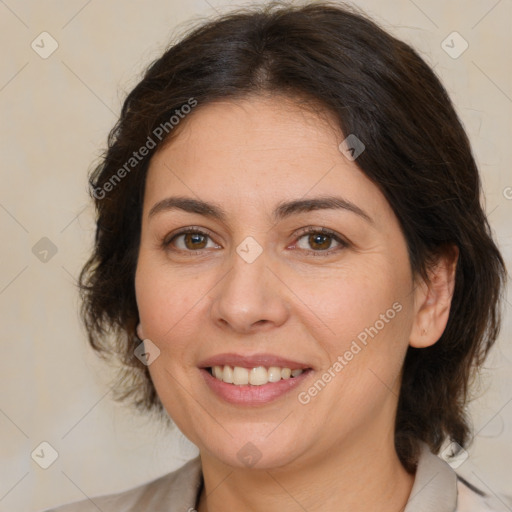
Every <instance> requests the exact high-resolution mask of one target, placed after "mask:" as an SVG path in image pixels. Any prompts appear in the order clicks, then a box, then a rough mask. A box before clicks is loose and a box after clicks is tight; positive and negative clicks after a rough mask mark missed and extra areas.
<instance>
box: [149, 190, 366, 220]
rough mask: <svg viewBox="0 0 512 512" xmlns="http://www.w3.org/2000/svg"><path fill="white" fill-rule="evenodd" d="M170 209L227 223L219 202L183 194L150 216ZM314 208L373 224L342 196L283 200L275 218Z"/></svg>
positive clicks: (169, 199)
mask: <svg viewBox="0 0 512 512" xmlns="http://www.w3.org/2000/svg"><path fill="white" fill-rule="evenodd" d="M170 210H182V211H185V212H189V213H196V214H199V215H204V216H205V217H209V218H211V219H214V220H218V221H221V222H224V223H227V218H228V215H227V213H226V211H225V210H224V209H223V208H222V207H221V206H219V205H217V204H214V203H208V202H206V201H202V200H200V199H193V198H190V197H182V196H175V197H167V198H165V199H162V200H161V201H159V202H158V203H156V204H155V205H154V206H153V207H152V208H151V210H150V211H149V214H148V216H149V217H150V218H151V217H153V216H154V215H156V214H158V213H161V212H166V211H170ZM314 210H346V211H349V212H352V213H354V214H356V215H358V216H359V217H361V218H363V219H364V220H365V221H367V222H369V223H370V224H373V219H372V218H371V217H370V216H369V215H368V214H367V213H366V212H365V211H364V210H362V209H361V208H359V206H357V205H355V204H354V203H352V202H350V201H348V200H346V199H344V198H342V197H336V196H322V197H316V198H311V199H297V200H293V201H283V202H281V203H279V204H278V205H277V206H276V208H275V209H274V211H273V219H274V221H275V222H277V221H279V220H283V219H285V218H287V217H291V216H292V215H296V214H298V213H304V212H310V211H314Z"/></svg>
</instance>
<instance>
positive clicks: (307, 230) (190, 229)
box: [162, 226, 350, 256]
mask: <svg viewBox="0 0 512 512" xmlns="http://www.w3.org/2000/svg"><path fill="white" fill-rule="evenodd" d="M189 233H194V234H200V235H203V236H205V237H207V238H209V239H210V240H211V241H212V242H213V243H214V244H215V245H217V246H220V244H218V243H217V242H216V241H215V240H214V238H213V236H212V234H211V233H210V231H209V230H208V229H205V228H201V227H199V226H187V227H185V228H180V229H178V230H177V231H173V232H172V233H169V234H168V235H166V236H165V237H164V238H163V240H162V247H163V248H164V249H167V248H168V247H169V246H170V245H171V242H172V241H173V240H175V239H176V238H178V237H179V236H182V235H186V234H189ZM309 234H323V235H327V236H329V237H330V238H332V239H333V240H335V241H336V242H338V244H339V246H338V247H335V248H333V249H326V250H318V251H315V250H307V249H300V251H301V252H303V253H306V254H314V255H315V256H327V255H330V254H332V253H333V252H338V251H340V250H342V249H345V248H347V247H349V245H350V243H349V242H348V241H347V240H346V239H344V238H343V237H342V236H341V235H340V234H338V233H337V232H335V231H333V230H331V229H328V228H324V227H320V226H305V227H303V228H300V229H299V230H298V231H295V233H294V234H293V236H294V240H295V241H294V242H293V245H296V244H297V241H298V240H300V239H301V238H302V237H304V236H306V235H309ZM220 247H222V246H220ZM217 248H218V247H217ZM217 248H216V249H217ZM210 249H211V248H210ZM175 250H176V251H178V252H182V253H187V254H189V255H194V254H201V253H203V252H204V251H205V250H206V248H203V249H197V250H184V249H175Z"/></svg>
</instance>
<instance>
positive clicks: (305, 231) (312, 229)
mask: <svg viewBox="0 0 512 512" xmlns="http://www.w3.org/2000/svg"><path fill="white" fill-rule="evenodd" d="M309 234H322V235H327V236H329V237H331V238H333V239H334V240H336V242H338V243H339V246H338V247H335V248H333V249H326V250H324V251H313V250H307V249H301V251H302V252H306V253H307V254H314V255H315V256H328V255H331V254H332V253H334V252H339V251H341V250H343V249H346V248H347V247H349V246H350V243H349V242H348V240H346V239H345V238H344V237H342V236H341V235H340V234H339V233H337V232H336V231H333V230H331V229H328V228H324V227H320V226H306V227H304V228H301V229H299V231H297V232H295V242H294V244H293V245H295V244H296V243H297V241H298V240H300V239H301V238H302V237H303V236H305V235H309Z"/></svg>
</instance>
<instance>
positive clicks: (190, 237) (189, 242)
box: [182, 233, 207, 250]
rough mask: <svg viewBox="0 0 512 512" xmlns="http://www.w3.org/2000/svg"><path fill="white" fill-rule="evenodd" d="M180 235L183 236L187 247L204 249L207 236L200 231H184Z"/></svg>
mask: <svg viewBox="0 0 512 512" xmlns="http://www.w3.org/2000/svg"><path fill="white" fill-rule="evenodd" d="M182 236H183V237H184V238H183V242H184V244H185V247H186V248H187V249H190V250H195V249H204V248H205V247H206V239H207V237H206V236H205V235H202V234H201V233H186V234H184V235H182Z"/></svg>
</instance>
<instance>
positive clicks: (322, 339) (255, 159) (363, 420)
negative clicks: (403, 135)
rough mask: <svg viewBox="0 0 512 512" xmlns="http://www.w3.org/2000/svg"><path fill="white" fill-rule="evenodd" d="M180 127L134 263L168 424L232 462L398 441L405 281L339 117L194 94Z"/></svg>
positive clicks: (400, 244)
mask: <svg viewBox="0 0 512 512" xmlns="http://www.w3.org/2000/svg"><path fill="white" fill-rule="evenodd" d="M180 130H181V131H180V132H179V133H178V135H177V136H176V137H175V138H174V139H173V140H172V141H171V143H170V144H168V145H166V146H165V147H163V148H162V149H160V150H159V152H157V153H156V154H155V155H154V157H153V158H152V161H151V163H150V167H149V171H148V176H147V182H146V189H145V197H144V208H143V222H142V228H141V229H142V232H141V244H140V252H139V258H138V266H137V272H136V296H137V304H138V309H139V314H140V331H139V334H140V335H141V336H142V337H143V338H145V339H146V340H150V341H151V343H149V342H148V341H146V343H147V344H148V346H151V347H152V346H156V347H157V348H158V350H159V351H160V352H159V356H158V357H157V358H156V359H155V360H154V362H152V363H151V364H150V366H149V371H150V374H151V378H152V380H153V382H154V385H155V387H156V390H157V393H158V395H159V397H160V399H161V401H162V403H163V405H164V407H165V409H166V410H167V412H168V413H169V415H170V416H171V418H172V419H173V420H174V422H175V423H176V424H177V425H178V427H179V428H180V429H181V430H182V431H183V433H184V434H185V435H186V436H187V437H188V438H189V439H191V440H192V441H193V442H194V443H195V444H197V446H198V447H199V449H200V450H201V452H202V455H204V456H210V457H214V458H216V459H217V460H220V461H222V462H223V463H226V464H229V465H231V466H236V467H242V466H243V465H244V464H246V465H247V464H248V463H249V462H248V461H249V460H252V461H255V460H256V459H258V467H262V468H271V467H281V466H285V465H287V464H291V463H292V462H293V463H294V464H299V465H300V464H301V463H303V464H308V463H311V462H312V461H313V460H315V459H317V460H320V459H321V458H322V457H326V456H327V455H328V454H333V453H335V452H336V451H338V450H342V449H346V448H347V447H348V446H358V445H360V444H361V443H368V442H370V443H373V444H374V445H378V444H379V443H381V442H383V440H389V438H392V435H393V422H394V414H395V410H396V403H397V395H398V390H399V385H400V371H401V367H402V363H403V358H404V355H405V352H406V349H407V346H408V342H409V335H410V333H411V327H412V325H413V322H414V316H415V311H416V307H415V297H414V291H413V289H414V288H413V277H412V275H411V271H410V264H409V259H408V254H407V246H406V242H405V239H404V237H403V234H402V232H401V230H400V227H399V223H398V220H397V218H396V217H395V215H394V213H393V211H392V210H391V208H390V206H389V204H388V203H387V201H386V199H385V198H384V196H383V195H382V193H381V192H380V191H379V189H378V188H377V187H376V186H375V185H374V184H373V183H372V182H371V181H370V180H369V179H368V178H366V176H365V175H364V174H363V173H362V172H361V171H360V170H359V169H358V167H357V160H356V161H351V160H350V159H349V158H347V157H346V156H345V154H344V153H343V152H341V151H340V149H339V144H340V143H341V142H342V140H343V139H344V136H343V135H342V133H341V132H340V130H339V129H337V128H336V126H335V123H334V120H333V119H330V118H329V116H328V115H327V114H325V115H320V113H318V114H317V113H314V112H312V111H310V110H304V109H301V107H300V106H299V105H298V104H295V103H293V102H292V101H291V100H286V99H282V98H281V99H276V98H274V99H268V98H267V99H264V98H260V97H250V98H247V99H245V100H240V101H237V102H234V101H225V102H218V103H212V104H208V105H205V106H203V107H202V106H201V105H199V107H198V108H197V110H196V111H195V112H194V113H193V114H191V115H190V116H189V118H187V119H186V122H184V124H183V125H182V126H181V127H180ZM366 150H371V148H367V149H366ZM289 370H296V371H293V376H290V371H289ZM300 370H302V373H301V372H300ZM212 373H215V375H212ZM269 379H270V382H269ZM224 381H227V382H224ZM230 381H231V382H230ZM233 381H234V382H233ZM248 381H249V382H248ZM251 458H252V459H251Z"/></svg>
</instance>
